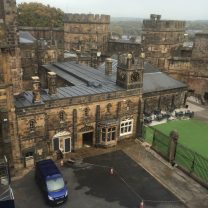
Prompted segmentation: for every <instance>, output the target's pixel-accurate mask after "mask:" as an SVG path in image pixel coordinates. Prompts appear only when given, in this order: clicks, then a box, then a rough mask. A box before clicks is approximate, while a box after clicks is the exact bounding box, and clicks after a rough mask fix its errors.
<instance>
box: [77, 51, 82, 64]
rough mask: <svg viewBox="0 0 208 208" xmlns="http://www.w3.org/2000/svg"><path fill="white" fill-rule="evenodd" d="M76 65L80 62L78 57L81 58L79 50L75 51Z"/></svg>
mask: <svg viewBox="0 0 208 208" xmlns="http://www.w3.org/2000/svg"><path fill="white" fill-rule="evenodd" d="M76 55H77V57H76V64H79V61H80V56H81V50H76Z"/></svg>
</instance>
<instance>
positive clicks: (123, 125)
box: [120, 118, 134, 136]
mask: <svg viewBox="0 0 208 208" xmlns="http://www.w3.org/2000/svg"><path fill="white" fill-rule="evenodd" d="M130 123H131V124H130ZM133 127H134V119H133V118H131V119H125V120H122V121H121V122H120V136H126V135H130V134H132V133H133ZM129 128H130V131H129Z"/></svg>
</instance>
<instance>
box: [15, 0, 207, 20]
mask: <svg viewBox="0 0 208 208" xmlns="http://www.w3.org/2000/svg"><path fill="white" fill-rule="evenodd" d="M16 1H17V3H22V2H40V3H43V4H49V5H50V6H54V7H58V8H60V9H62V10H63V11H64V12H67V13H97V14H109V15H111V16H113V17H141V18H148V17H149V14H152V13H153V14H162V18H163V19H183V20H189V19H190V20H199V19H200V20H208V0H125V1H124V0H16Z"/></svg>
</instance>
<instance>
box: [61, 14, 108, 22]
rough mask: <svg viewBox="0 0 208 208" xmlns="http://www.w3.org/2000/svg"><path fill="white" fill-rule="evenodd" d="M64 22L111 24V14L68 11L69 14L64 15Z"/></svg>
mask: <svg viewBox="0 0 208 208" xmlns="http://www.w3.org/2000/svg"><path fill="white" fill-rule="evenodd" d="M64 22H65V23H99V24H109V23H110V15H103V14H101V15H99V14H72V13H67V14H65V15H64Z"/></svg>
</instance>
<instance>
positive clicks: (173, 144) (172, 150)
mask: <svg viewBox="0 0 208 208" xmlns="http://www.w3.org/2000/svg"><path fill="white" fill-rule="evenodd" d="M178 138H179V135H178V132H177V130H173V131H171V132H170V141H169V147H168V159H169V162H170V163H171V164H172V165H174V164H175V162H174V161H175V155H176V148H177V143H178Z"/></svg>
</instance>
